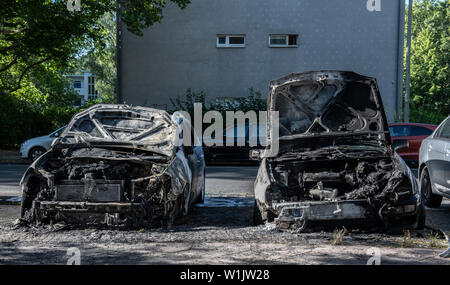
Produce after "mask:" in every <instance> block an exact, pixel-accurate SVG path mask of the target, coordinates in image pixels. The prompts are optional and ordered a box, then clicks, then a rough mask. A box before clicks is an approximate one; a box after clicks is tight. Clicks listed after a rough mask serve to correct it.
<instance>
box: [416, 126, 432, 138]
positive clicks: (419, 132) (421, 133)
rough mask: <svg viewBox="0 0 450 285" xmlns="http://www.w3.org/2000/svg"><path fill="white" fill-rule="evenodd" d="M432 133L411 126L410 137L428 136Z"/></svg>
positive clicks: (428, 130)
mask: <svg viewBox="0 0 450 285" xmlns="http://www.w3.org/2000/svg"><path fill="white" fill-rule="evenodd" d="M432 132H433V131H432V130H430V129H427V128H424V127H418V126H412V127H411V136H429V135H431V133H432Z"/></svg>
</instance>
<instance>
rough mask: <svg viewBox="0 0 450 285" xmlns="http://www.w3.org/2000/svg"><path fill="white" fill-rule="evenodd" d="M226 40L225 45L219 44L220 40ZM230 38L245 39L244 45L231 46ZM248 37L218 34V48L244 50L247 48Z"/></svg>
mask: <svg viewBox="0 0 450 285" xmlns="http://www.w3.org/2000/svg"><path fill="white" fill-rule="evenodd" d="M223 37H224V38H225V44H220V43H219V38H223ZM230 37H243V38H244V43H243V44H230ZM245 38H246V36H245V35H244V34H235V35H232V34H230V35H226V34H218V35H217V37H216V47H218V48H243V47H246V44H247V40H246V39H245Z"/></svg>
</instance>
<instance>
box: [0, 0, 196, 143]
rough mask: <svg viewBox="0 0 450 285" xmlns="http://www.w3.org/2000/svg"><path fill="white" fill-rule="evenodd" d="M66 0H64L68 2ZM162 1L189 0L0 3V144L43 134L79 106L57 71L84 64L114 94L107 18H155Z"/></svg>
mask: <svg viewBox="0 0 450 285" xmlns="http://www.w3.org/2000/svg"><path fill="white" fill-rule="evenodd" d="M69 1H70V0H69ZM169 2H173V3H176V4H177V5H178V6H179V7H180V8H184V7H186V5H187V4H189V0H117V1H115V0H81V9H80V11H69V10H68V8H67V0H1V1H0V125H2V129H1V130H0V136H1V137H0V145H2V146H5V145H17V144H18V143H20V142H23V140H25V139H27V138H30V137H33V136H37V135H42V134H45V133H49V132H50V131H52V130H53V129H54V128H56V127H59V126H61V125H63V124H66V123H67V122H68V120H70V118H71V116H72V115H73V114H74V113H76V112H79V111H81V109H82V108H85V107H87V106H89V105H91V104H93V103H94V102H89V103H88V105H87V106H84V107H82V108H76V107H73V105H74V100H75V99H76V93H75V91H74V90H73V88H71V87H70V83H69V80H68V79H67V78H66V77H65V76H64V74H67V73H70V71H72V70H74V69H77V68H78V69H90V70H91V71H92V72H93V73H95V74H96V76H97V83H96V86H97V89H99V91H100V93H102V94H103V95H104V98H105V100H106V101H108V102H114V100H115V90H114V88H115V80H116V73H115V36H116V32H115V21H116V15H117V14H116V13H117V12H118V11H120V12H121V13H120V15H121V21H122V22H123V23H125V24H126V26H127V28H128V30H129V31H131V32H132V33H134V34H136V35H142V30H144V29H145V28H147V27H149V26H151V25H152V24H154V23H156V22H159V21H161V20H162V12H163V9H164V7H166V5H167V4H168V3H169Z"/></svg>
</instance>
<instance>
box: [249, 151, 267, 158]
mask: <svg viewBox="0 0 450 285" xmlns="http://www.w3.org/2000/svg"><path fill="white" fill-rule="evenodd" d="M263 151H264V149H252V150H250V152H249V154H248V156H249V157H250V159H253V160H261V155H262V153H263Z"/></svg>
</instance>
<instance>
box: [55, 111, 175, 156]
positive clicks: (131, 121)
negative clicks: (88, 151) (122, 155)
mask: <svg viewBox="0 0 450 285" xmlns="http://www.w3.org/2000/svg"><path fill="white" fill-rule="evenodd" d="M175 134H176V126H175V124H174V122H173V121H172V119H171V117H170V116H169V114H167V112H165V111H163V110H157V109H152V108H145V107H131V106H127V105H107V104H102V105H95V106H93V107H91V108H88V109H86V110H85V111H83V112H81V113H78V114H76V115H75V116H74V117H73V118H72V120H71V121H70V123H69V124H68V125H67V128H66V129H65V130H64V132H63V133H62V134H61V136H60V137H59V138H58V139H57V140H56V141H55V143H54V145H55V146H60V147H65V146H66V145H76V144H79V145H83V144H84V145H88V146H90V147H91V146H92V147H94V146H99V147H122V148H131V149H139V150H144V151H151V152H155V153H159V154H163V155H166V156H169V157H170V156H172V155H173V148H174V145H175V137H176V136H175Z"/></svg>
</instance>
